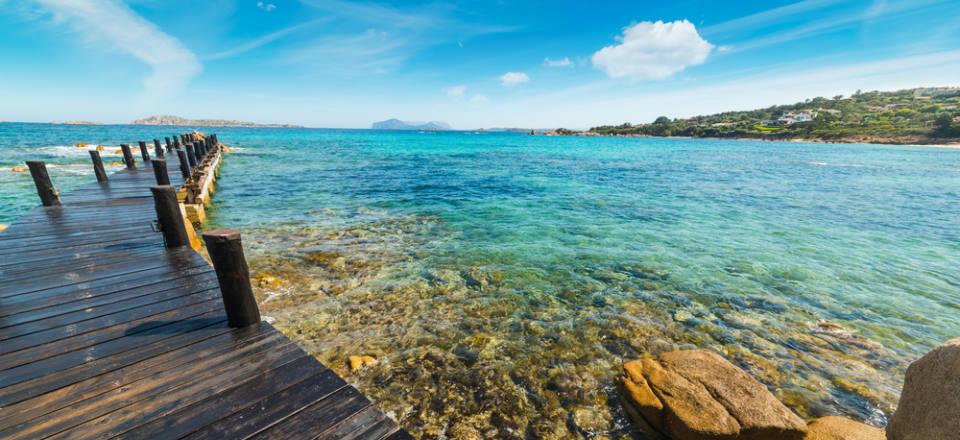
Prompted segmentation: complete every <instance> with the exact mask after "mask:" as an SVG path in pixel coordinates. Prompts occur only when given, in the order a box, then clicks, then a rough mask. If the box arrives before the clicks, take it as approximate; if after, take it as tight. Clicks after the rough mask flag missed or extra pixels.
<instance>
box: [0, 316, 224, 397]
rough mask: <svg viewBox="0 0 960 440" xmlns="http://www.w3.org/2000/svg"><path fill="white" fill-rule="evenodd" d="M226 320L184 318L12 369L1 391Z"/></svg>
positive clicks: (6, 373)
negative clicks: (135, 334) (136, 333)
mask: <svg viewBox="0 0 960 440" xmlns="http://www.w3.org/2000/svg"><path fill="white" fill-rule="evenodd" d="M224 319H226V317H225V316H224V315H223V313H222V312H220V311H219V310H218V311H210V312H207V313H203V314H200V315H193V316H185V317H182V319H180V320H178V321H166V322H163V323H158V324H159V325H157V326H156V327H152V328H151V329H150V330H153V331H152V332H139V333H140V334H139V335H137V337H128V338H118V339H112V340H110V341H107V342H104V343H100V344H97V345H94V346H91V347H89V348H88V349H86V350H74V351H70V352H67V353H62V354H59V355H55V356H50V357H46V358H43V359H42V360H33V361H32V363H29V364H24V365H20V366H18V367H14V368H10V369H8V370H6V371H4V372H3V374H2V375H0V387H7V386H10V385H14V384H17V383H20V382H24V381H27V380H30V379H34V378H37V377H40V376H45V375H47V374H50V373H51V372H55V371H60V370H65V369H67V368H71V367H74V366H77V365H80V364H85V363H87V362H91V361H93V360H96V359H98V358H101V357H106V356H110V355H113V354H116V353H122V352H124V351H127V350H133V349H136V348H137V347H138V346H140V345H142V344H148V343H150V342H152V341H154V340H159V339H165V338H168V337H172V336H175V335H176V334H177V333H182V332H188V331H191V330H193V329H196V328H201V327H206V326H208V325H211V324H214V323H217V322H220V321H222V320H224Z"/></svg>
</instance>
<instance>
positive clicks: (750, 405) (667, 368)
mask: <svg viewBox="0 0 960 440" xmlns="http://www.w3.org/2000/svg"><path fill="white" fill-rule="evenodd" d="M624 371H625V373H626V377H625V378H624V382H623V385H624V390H625V392H626V399H625V400H626V402H627V406H628V408H627V409H628V411H627V412H628V414H637V415H639V416H640V417H641V418H642V420H636V417H635V416H634V419H635V422H636V423H637V424H638V425H640V426H641V429H644V427H645V426H649V427H652V428H653V429H655V430H657V431H659V432H660V433H662V434H664V435H666V436H668V437H669V438H672V439H676V440H699V439H704V440H705V439H733V438H744V439H752V440H766V439H770V440H774V439H778V440H779V439H786V440H790V439H795V440H800V439H802V438H803V436H804V433H805V432H806V426H805V424H804V422H803V420H801V419H800V417H798V416H797V415H796V414H794V413H793V412H791V411H790V410H789V409H787V407H785V406H783V404H782V403H780V401H779V400H777V398H776V397H774V396H773V394H772V393H770V391H769V390H767V387H766V386H764V385H763V384H762V383H760V382H758V381H756V380H755V379H754V378H753V377H751V376H750V375H749V374H747V373H746V372H744V371H743V370H741V369H739V368H737V367H736V366H735V365H733V364H731V363H730V362H728V361H727V360H726V359H724V358H722V357H720V356H718V355H716V354H713V353H711V352H708V351H704V350H682V351H672V352H668V353H664V354H663V355H661V356H660V359H659V361H658V360H654V359H642V360H640V361H631V362H627V363H626V364H624Z"/></svg>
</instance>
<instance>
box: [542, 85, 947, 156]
mask: <svg viewBox="0 0 960 440" xmlns="http://www.w3.org/2000/svg"><path fill="white" fill-rule="evenodd" d="M547 134H548V135H555V136H624V137H696V138H738V139H762V140H783V141H811V142H851V143H876V144H954V143H958V142H960V87H924V88H915V89H907V90H898V91H893V92H879V91H874V92H860V91H857V93H855V94H853V95H851V96H847V97H844V96H842V95H838V96H834V97H832V98H823V97H817V98H813V99H808V100H806V101H804V102H800V103H796V104H791V105H778V106H773V107H767V108H764V109H759V110H749V111H731V112H724V113H717V114H713V115H707V116H694V117H692V118H687V119H680V118H677V119H671V118H669V117H666V116H661V117H659V118H657V119H656V120H655V121H653V122H652V123H646V124H631V123H625V124H621V125H601V126H599V127H593V128H591V129H589V130H587V131H574V130H567V129H563V128H561V129H557V130H553V131H551V132H548V133H547Z"/></svg>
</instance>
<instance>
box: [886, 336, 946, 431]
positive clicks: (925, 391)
mask: <svg viewBox="0 0 960 440" xmlns="http://www.w3.org/2000/svg"><path fill="white" fill-rule="evenodd" d="M887 438H888V439H889V440H914V439H916V440H920V439H942V440H948V439H960V338H954V339H951V340H949V341H947V342H944V343H943V344H942V345H940V346H939V347H937V348H934V349H933V350H932V351H930V352H929V353H927V354H926V355H924V356H923V357H922V358H920V359H918V360H917V361H915V362H914V363H912V364H910V367H909V368H907V376H906V379H905V380H904V382H903V392H902V393H901V394H900V403H899V404H898V405H897V410H896V412H894V413H893V416H892V417H890V423H889V424H887Z"/></svg>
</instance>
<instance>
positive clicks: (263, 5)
mask: <svg viewBox="0 0 960 440" xmlns="http://www.w3.org/2000/svg"><path fill="white" fill-rule="evenodd" d="M257 7H258V8H260V9H263V10H264V11H267V12H270V11H272V10H274V9H277V5H275V4H273V3H266V2H257Z"/></svg>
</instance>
